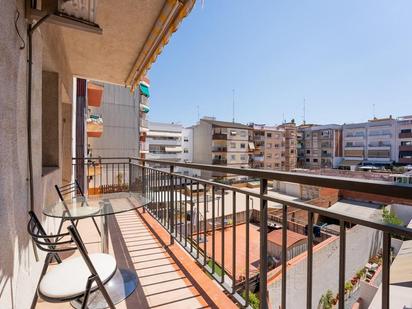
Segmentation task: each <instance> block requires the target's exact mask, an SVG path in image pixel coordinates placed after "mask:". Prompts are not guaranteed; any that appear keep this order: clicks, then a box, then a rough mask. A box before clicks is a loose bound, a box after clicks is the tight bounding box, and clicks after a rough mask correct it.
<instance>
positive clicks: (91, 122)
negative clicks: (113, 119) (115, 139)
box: [86, 115, 103, 137]
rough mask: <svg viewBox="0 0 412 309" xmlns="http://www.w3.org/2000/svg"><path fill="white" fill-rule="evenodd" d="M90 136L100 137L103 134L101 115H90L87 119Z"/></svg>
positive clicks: (88, 134)
mask: <svg viewBox="0 0 412 309" xmlns="http://www.w3.org/2000/svg"><path fill="white" fill-rule="evenodd" d="M86 130H87V136H88V137H100V136H102V134H103V118H102V117H101V116H99V115H90V116H89V118H87V120H86Z"/></svg>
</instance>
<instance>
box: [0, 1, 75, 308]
mask: <svg viewBox="0 0 412 309" xmlns="http://www.w3.org/2000/svg"><path fill="white" fill-rule="evenodd" d="M0 7H1V10H0V29H1V30H0V145H1V147H0V171H1V177H0V244H1V250H0V308H7V309H15V308H18V309H20V308H21V309H26V308H30V304H31V302H32V299H33V296H34V294H35V288H36V285H37V280H38V277H39V274H40V271H41V268H42V266H43V260H41V261H39V262H36V261H35V260H34V254H33V250H32V245H31V240H30V238H29V237H28V234H27V231H26V225H27V221H28V215H27V212H28V210H29V209H30V203H29V182H28V152H27V122H26V119H27V90H26V89H27V84H26V82H27V79H26V77H27V58H26V57H27V37H26V29H27V25H26V23H25V18H24V1H23V0H19V1H11V0H0ZM16 9H18V10H19V12H20V18H19V21H18V22H17V27H18V29H19V31H20V34H21V35H22V37H23V39H24V41H25V43H26V48H25V49H22V50H20V49H19V46H20V44H21V40H20V39H19V37H18V35H17V33H16V30H15V25H14V19H15V17H16ZM59 40H60V35H59V28H58V27H55V26H54V27H50V25H47V24H44V25H42V26H40V28H39V29H38V30H36V32H35V34H34V36H33V92H32V94H33V97H32V142H33V182H34V192H35V199H34V202H35V203H34V210H35V212H36V214H37V215H38V216H39V217H40V218H41V219H44V218H42V216H41V211H42V207H43V206H44V205H46V204H48V203H52V202H54V201H55V200H56V199H57V194H56V192H55V191H54V188H53V186H54V184H60V183H61V178H62V176H61V166H62V155H61V154H60V155H59V168H57V169H56V170H54V171H53V172H51V173H49V174H47V175H44V176H43V175H42V134H41V130H42V129H41V128H42V120H41V119H42V117H41V114H42V109H41V105H42V104H41V89H42V70H46V71H52V72H58V73H59V79H60V82H61V84H60V86H61V89H60V94H59V98H58V104H59V105H61V104H62V101H63V100H66V103H70V102H67V101H70V96H69V95H68V93H71V86H72V85H71V74H69V71H68V67H67V60H66V59H65V58H64V54H61V53H60V45H61V44H60V41H59ZM57 55H58V56H57ZM55 56H57V58H56V57H55ZM68 76H70V78H68ZM61 111H62V108H61V106H59V128H58V130H59V137H60V136H61V132H62V131H61V128H62V126H61V123H62V121H61ZM59 143H60V144H59V146H60V151H61V149H62V145H61V140H60V141H59ZM55 227H56V226H55V222H52V221H48V222H46V228H47V229H49V230H50V229H52V228H55Z"/></svg>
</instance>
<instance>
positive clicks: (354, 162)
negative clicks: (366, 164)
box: [339, 160, 362, 166]
mask: <svg viewBox="0 0 412 309" xmlns="http://www.w3.org/2000/svg"><path fill="white" fill-rule="evenodd" d="M361 163H362V160H343V161H342V163H341V164H339V166H356V165H359V164H361Z"/></svg>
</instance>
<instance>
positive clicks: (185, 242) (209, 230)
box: [73, 158, 412, 309]
mask: <svg viewBox="0 0 412 309" xmlns="http://www.w3.org/2000/svg"><path fill="white" fill-rule="evenodd" d="M73 160H74V161H73V164H75V165H77V166H78V167H79V166H82V165H83V166H84V167H85V170H86V171H87V172H86V173H89V171H92V170H95V169H96V166H100V168H101V174H100V175H96V174H94V175H92V176H90V175H89V174H86V177H85V179H87V189H89V190H90V188H91V184H93V183H94V186H95V184H96V182H95V180H94V179H93V178H94V177H98V178H100V181H102V183H101V186H109V185H110V181H114V182H113V183H111V184H112V185H113V188H114V189H119V190H120V189H123V190H130V191H140V192H142V193H143V194H145V195H146V196H147V197H148V198H150V199H151V201H152V202H151V203H150V204H149V205H148V206H147V207H146V210H147V211H148V212H149V213H150V214H151V215H152V216H153V217H154V218H155V219H156V220H157V221H158V222H159V223H160V224H161V225H163V227H164V228H165V229H166V230H167V231H168V233H169V234H170V241H171V243H174V241H177V242H178V243H179V244H180V245H182V246H183V247H184V248H185V249H186V250H187V252H188V253H189V254H191V256H192V257H193V258H194V259H196V261H197V262H198V263H199V265H200V267H202V268H203V269H204V270H205V271H206V272H208V273H209V274H210V275H211V277H212V278H213V279H215V280H216V281H218V282H219V283H220V284H221V286H222V287H223V288H224V289H226V290H227V291H228V293H229V294H230V295H231V296H232V297H233V300H234V301H236V302H237V303H238V304H239V305H240V306H242V307H248V306H250V297H249V295H250V294H249V292H250V291H251V286H252V283H253V282H255V283H256V282H259V284H258V286H259V299H260V308H264V309H266V308H268V297H267V284H268V280H267V279H268V275H267V274H268V271H269V269H270V266H271V265H270V263H269V258H268V229H269V227H268V208H269V205H270V204H272V203H274V204H277V205H279V204H280V205H281V206H280V209H281V221H282V222H281V226H282V250H281V257H280V260H281V280H282V281H281V302H280V303H281V308H287V302H286V301H287V297H286V295H287V294H286V291H287V286H286V282H287V276H286V272H287V263H288V260H287V250H286V248H287V227H288V225H290V222H291V220H289V219H290V217H289V214H288V210H289V209H294V210H299V211H304V212H306V213H307V226H306V228H307V231H313V228H314V225H315V223H316V222H315V221H314V217H315V215H316V214H317V215H320V216H323V217H327V218H331V219H334V220H336V221H337V222H338V224H339V277H338V292H339V295H341V296H342V295H345V261H346V232H347V227H348V226H353V225H361V226H365V227H368V228H372V229H375V230H378V231H381V232H382V233H383V245H382V260H383V269H382V308H384V309H387V308H389V275H390V272H389V271H390V263H391V235H398V236H400V237H405V238H407V239H410V238H412V230H411V229H408V228H405V227H402V226H395V225H391V224H385V223H384V222H383V221H373V220H372V219H365V218H362V217H357V216H352V215H351V214H346V213H339V212H336V211H334V210H330V209H327V208H322V207H318V206H314V205H311V204H308V203H305V202H300V201H295V200H290V199H283V198H279V197H278V196H272V195H269V194H268V182H269V181H270V180H279V181H287V182H293V183H299V184H302V185H311V186H317V187H326V188H334V189H342V190H350V191H355V192H359V193H368V194H376V195H381V196H386V197H388V196H389V197H393V198H401V199H412V188H411V186H407V185H401V184H394V183H390V182H383V181H371V180H363V179H353V178H340V177H332V176H320V175H310V174H300V173H289V172H280V171H268V170H257V169H242V168H232V167H227V166H215V165H205V164H194V163H180V162H171V161H159V160H140V159H135V158H89V159H73ZM148 164H151V165H153V164H156V165H158V166H164V167H167V169H164V168H162V169H156V168H153V167H149V166H148ZM90 167H91V168H90ZM176 167H184V168H189V169H196V170H202V171H204V172H219V173H227V174H231V175H238V176H243V177H248V178H251V179H259V182H258V183H259V192H254V191H250V190H246V189H243V188H239V187H237V186H230V185H226V184H222V183H219V182H216V181H211V180H206V179H201V178H196V177H190V176H186V175H182V174H179V173H176V172H175V168H176ZM76 170H78V168H77V169H76ZM124 170H127V171H128V172H127V173H126V172H125V173H124V176H125V178H124V179H123V181H119V177H118V180H117V182H116V177H115V176H116V172H117V173H118V174H119V173H121V172H122V171H124ZM95 173H96V172H95ZM113 173H114V175H113ZM107 174H109V176H108V175H107ZM110 175H111V178H110ZM120 178H121V177H120ZM105 179H106V180H107V181H108V182H109V183H105V181H104V180H105ZM121 186H123V187H121ZM92 191H94V192H104V190H100V189H99V187H98V188H97V189H96V186H95V187H94V190H92ZM253 201H254V202H253ZM257 203H259V205H257ZM251 204H252V205H251ZM253 204H254V205H253ZM251 206H252V208H251ZM255 211H258V212H259V219H258V220H257V221H258V222H253V217H256V215H255V216H252V213H254V212H255ZM243 225H244V227H243ZM240 229H242V230H240ZM243 229H244V237H245V239H244V240H243V239H242V241H241V242H239V239H238V238H237V235H238V232H239V233H240V232H242V235H243ZM252 229H258V231H259V247H260V253H259V263H258V266H253V265H252V263H251V262H253V261H251V257H250V241H251V240H250V231H251V230H252ZM225 231H226V232H225ZM315 238H316V237H315V235H314V234H313V233H311V232H308V233H307V274H306V308H314V307H315V306H316V305H315V303H316V301H317V300H315V299H312V286H313V245H314V242H315ZM230 240H232V241H231V242H230ZM226 242H228V243H230V247H228V246H226V245H225V244H226ZM242 243H244V247H243V245H241V244H242ZM240 249H244V250H245V254H244V260H242V259H240V257H241V256H242V255H240V254H238V250H240ZM240 263H242V264H243V266H244V270H241V271H239V269H243V267H240V268H239V267H238V266H239V265H240ZM240 266H242V265H240ZM252 266H253V267H255V269H254V270H252V269H251V267H252ZM301 296H302V295H299V297H301ZM338 307H339V309H343V308H345V299H344V297H340V299H339V305H338Z"/></svg>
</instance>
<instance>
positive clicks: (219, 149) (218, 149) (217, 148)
mask: <svg viewBox="0 0 412 309" xmlns="http://www.w3.org/2000/svg"><path fill="white" fill-rule="evenodd" d="M212 152H227V147H226V146H214V147H212Z"/></svg>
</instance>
